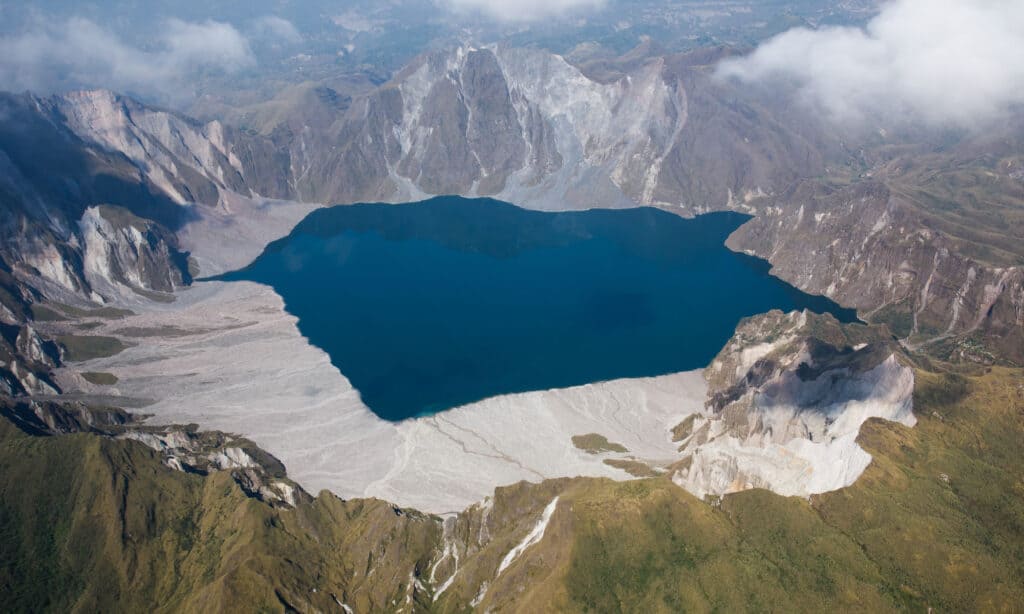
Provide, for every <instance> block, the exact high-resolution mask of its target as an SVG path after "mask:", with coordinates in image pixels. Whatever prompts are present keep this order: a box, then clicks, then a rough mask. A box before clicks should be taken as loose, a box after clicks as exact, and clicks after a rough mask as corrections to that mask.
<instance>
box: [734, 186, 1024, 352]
mask: <svg viewBox="0 0 1024 614" xmlns="http://www.w3.org/2000/svg"><path fill="white" fill-rule="evenodd" d="M758 212H759V214H758V216H757V217H756V218H755V219H753V220H751V221H750V222H749V223H747V224H745V225H744V226H743V227H741V228H740V229H739V230H737V231H736V232H735V233H734V234H733V235H732V236H731V237H730V238H729V240H728V243H727V244H728V245H729V246H730V247H732V248H733V249H737V250H742V251H744V252H747V253H750V254H753V255H757V256H759V257H762V258H765V259H767V260H768V261H770V262H771V263H772V267H773V268H772V272H773V274H775V275H778V276H779V277H781V278H782V279H785V280H786V281H789V282H790V283H792V284H793V285H795V286H797V287H799V288H801V289H803V290H805V291H807V292H811V293H815V294H824V295H825V296H828V297H830V298H832V299H834V300H836V301H837V302H839V303H841V304H843V305H849V306H852V307H855V308H857V309H858V311H859V312H860V313H861V314H863V315H864V317H866V318H867V319H869V320H870V321H874V322H883V323H886V324H888V325H889V327H890V328H891V330H892V331H893V332H894V333H895V334H896V335H897V336H899V337H900V338H903V339H906V340H907V342H908V343H909V344H910V345H911V346H914V347H922V348H923V349H926V350H927V351H930V352H933V353H937V354H939V355H941V356H942V357H943V358H947V359H952V360H962V359H967V360H974V361H978V362H992V361H993V360H996V357H997V356H998V357H1001V359H1003V360H1010V361H1013V362H1016V363H1018V364H1020V363H1024V269H1022V268H1021V267H1020V266H1012V265H1007V264H1005V263H1006V262H1007V260H1002V261H1001V262H1002V263H1003V264H1002V265H997V264H993V263H992V262H986V261H984V260H982V259H980V258H978V257H972V256H971V255H970V254H971V252H972V251H973V249H972V245H971V243H969V242H965V241H964V240H963V239H962V238H960V237H957V236H956V235H953V234H951V233H950V232H948V231H946V230H944V229H943V228H942V227H941V226H940V225H939V224H938V223H937V222H936V221H935V220H933V219H932V218H931V217H930V216H929V215H928V211H927V210H922V208H921V205H920V204H917V203H914V202H913V201H911V200H910V199H908V198H907V197H906V196H904V195H902V194H901V193H899V192H897V191H896V190H895V189H893V188H891V187H889V186H888V185H886V184H884V183H881V182H876V181H865V182H860V183H857V184H854V185H852V186H850V187H847V188H842V189H830V188H828V187H825V186H822V185H820V184H817V183H812V182H805V183H801V184H799V185H798V186H796V187H794V188H793V189H791V190H788V191H787V192H785V193H784V194H782V195H780V196H779V197H778V198H777V199H774V200H769V201H767V202H761V203H760V205H759V207H758ZM1007 230H1009V231H1010V232H1013V230H1012V228H1010V229H1007ZM965 243H966V244H965ZM1012 261H1013V260H1012V259H1011V260H1009V262H1012Z"/></svg>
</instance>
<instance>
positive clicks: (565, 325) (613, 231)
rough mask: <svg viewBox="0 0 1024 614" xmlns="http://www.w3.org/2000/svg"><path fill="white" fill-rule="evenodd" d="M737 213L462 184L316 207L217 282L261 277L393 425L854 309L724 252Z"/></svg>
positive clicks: (669, 366)
mask: <svg viewBox="0 0 1024 614" xmlns="http://www.w3.org/2000/svg"><path fill="white" fill-rule="evenodd" d="M747 219H748V217H747V216H744V215H740V214H736V213H714V214H710V215H704V216H701V217H698V218H696V219H693V220H685V219H682V218H679V217H677V216H675V215H672V214H669V213H666V212H664V211H659V210H657V209H631V210H620V211H607V210H594V211H585V212H574V213H541V212H536V211H527V210H524V209H520V208H518V207H515V206H513V205H510V204H507V203H502V202H499V201H494V200H488V199H478V200H467V199H462V198H455V197H442V198H435V199H431V200H428V201H425V202H422V203H415V204H409V205H385V204H364V205H350V206H340V207H333V208H329V209H322V210H319V211H316V212H314V213H312V214H310V215H309V217H307V218H306V219H305V220H303V221H302V222H301V223H300V224H299V225H298V226H297V227H296V228H295V230H294V231H293V232H292V233H291V234H290V235H289V236H288V237H285V238H283V239H281V240H279V241H276V242H274V243H272V244H271V245H270V246H268V247H267V249H266V250H265V251H264V253H263V254H262V255H261V256H260V257H259V258H258V259H257V260H256V261H255V262H253V264H252V265H250V266H249V267H247V268H246V269H243V270H241V271H238V272H234V273H229V274H227V275H225V276H222V277H221V279H227V280H241V279H245V280H252V281H258V282H262V283H265V284H268V285H270V286H272V287H274V289H275V290H276V291H277V292H278V293H279V294H280V295H281V296H282V297H284V300H285V304H286V308H287V309H288V311H289V312H290V313H292V314H294V315H295V316H297V317H298V319H299V328H300V330H301V331H302V334H304V335H305V336H306V337H308V338H309V340H310V341H311V342H312V343H313V344H315V345H317V346H318V347H320V348H323V349H324V350H325V351H326V352H327V353H328V354H329V355H330V356H331V360H332V362H333V363H334V365H335V366H337V368H338V369H339V370H340V371H341V372H342V373H343V374H345V376H347V377H348V378H349V380H350V381H351V382H352V384H353V385H354V386H355V387H356V388H357V389H358V390H359V392H360V393H361V394H362V398H363V401H364V402H365V403H366V404H367V405H368V406H369V407H370V409H372V410H373V411H374V412H376V413H377V415H379V416H380V417H382V418H384V419H387V420H402V419H405V418H408V417H412V416H417V415H423V414H429V413H433V412H438V411H441V410H445V409H450V408H452V407H455V406H458V405H462V404H465V403H468V402H471V401H476V400H479V399H483V398H486V397H490V396H494V395H498V394H504V393H510V392H521V391H527V390H541V389H547V388H554V387H563V386H572V385H577V384H583V383H587V382H594V381H600V380H607V379H614V378H620V377H639V376H652V375H661V374H665V373H672V372H676V371H683V370H689V369H695V368H700V367H704V366H706V365H707V364H708V363H709V362H710V361H711V359H712V358H714V356H715V355H716V354H717V353H718V351H719V350H720V349H721V348H722V346H723V345H724V344H725V343H726V342H727V341H728V340H729V338H730V337H731V336H732V333H733V331H734V329H735V327H736V324H737V323H738V322H739V320H740V318H743V317H745V316H750V315H754V314H757V313H762V312H765V311H768V310H770V309H773V308H778V309H782V310H792V309H802V308H809V309H812V310H814V311H817V312H823V311H829V312H831V313H833V314H835V315H836V316H837V317H838V318H839V319H841V320H844V321H851V320H854V319H855V314H854V313H853V312H852V311H850V310H844V309H840V308H839V307H838V306H837V305H836V304H835V303H833V302H832V301H829V300H828V299H825V298H822V297H814V296H810V295H807V294H805V293H803V292H800V291H799V290H797V289H795V288H793V287H792V286H790V285H788V284H786V283H784V282H782V281H780V280H778V279H776V278H774V277H771V276H769V275H768V266H767V264H766V263H765V262H763V261H761V260H758V259H756V258H751V257H749V256H746V255H743V254H737V253H734V252H732V251H730V250H728V249H727V248H725V247H724V245H723V242H724V241H725V239H726V237H727V236H728V235H729V233H731V232H732V231H733V230H735V229H736V228H737V227H739V225H740V224H742V223H743V222H744V221H746V220H747Z"/></svg>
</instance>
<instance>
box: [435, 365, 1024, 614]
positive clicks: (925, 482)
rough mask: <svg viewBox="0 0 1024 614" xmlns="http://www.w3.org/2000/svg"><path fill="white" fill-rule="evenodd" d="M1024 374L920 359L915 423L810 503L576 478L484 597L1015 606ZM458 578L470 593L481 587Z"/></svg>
mask: <svg viewBox="0 0 1024 614" xmlns="http://www.w3.org/2000/svg"><path fill="white" fill-rule="evenodd" d="M1022 375H1024V374H1022V372H1021V371H1020V370H1008V369H996V370H993V371H991V372H989V373H988V374H986V375H983V376H980V377H970V378H968V377H959V376H951V375H941V376H940V375H934V374H928V373H919V374H918V377H919V386H918V391H917V399H916V402H917V405H916V407H917V413H918V416H919V419H920V421H919V423H918V425H917V426H915V427H914V428H907V427H904V426H902V425H898V424H894V423H889V422H884V421H880V420H872V421H870V422H868V423H867V424H866V425H865V426H864V428H863V429H862V432H861V436H860V442H861V445H862V446H864V447H865V448H866V449H867V450H868V451H870V452H871V454H872V455H873V457H874V462H873V463H872V465H871V466H870V467H869V468H868V470H867V471H866V472H865V474H864V475H863V476H862V477H861V478H860V479H859V480H858V481H857V482H856V483H855V484H854V485H853V486H852V487H850V488H846V489H843V490H840V491H837V492H833V493H826V494H824V495H817V496H814V497H812V498H811V499H810V500H809V501H808V500H804V499H799V498H785V497H780V496H778V495H774V494H772V493H769V492H767V491H763V490H753V491H747V492H743V493H738V494H735V495H728V496H726V497H724V498H722V499H721V500H720V501H716V502H712V503H710V504H709V503H705V502H702V501H698V500H697V499H695V498H694V497H692V496H690V495H689V494H688V493H686V492H684V491H683V490H682V489H680V488H678V487H675V486H674V485H673V484H671V482H669V481H668V479H667V478H658V479H651V480H640V481H635V482H626V483H614V482H609V481H604V480H574V481H572V482H569V483H568V485H567V487H566V488H565V489H564V490H563V491H562V492H561V499H560V503H559V507H558V510H557V512H556V514H555V515H554V517H553V518H552V521H551V524H550V526H549V529H548V534H546V535H545V539H544V540H543V541H542V542H541V544H539V545H538V546H535V547H534V548H533V549H531V550H528V551H527V553H526V554H524V556H523V558H522V559H521V560H520V561H518V562H517V563H516V564H514V565H513V566H511V567H510V568H509V569H508V570H507V571H505V572H504V574H502V575H501V576H499V577H498V578H497V579H492V580H491V583H490V586H489V588H488V591H487V594H486V597H485V599H484V600H483V602H482V603H481V608H485V607H492V606H495V607H496V608H497V610H498V611H520V612H531V611H532V612H536V611H554V610H558V611H575V612H631V611H643V612H679V611H691V612H705V611H768V610H771V611H835V610H845V611H849V610H856V611H889V610H911V611H926V610H927V609H928V608H935V610H936V611H978V610H981V611H1013V610H1014V609H1016V608H1017V607H1019V604H1021V603H1024V377H1022ZM488 565H489V566H491V569H494V567H493V562H491V563H488ZM465 573H467V575H470V573H471V572H468V571H467V572H465ZM459 590H462V592H463V594H462V595H461V597H460V599H462V600H469V599H471V598H472V596H473V593H474V592H475V591H476V587H475V586H466V587H458V586H456V589H455V591H453V592H458V591H459ZM445 597H446V599H450V602H446V603H451V604H452V605H454V603H455V602H456V601H458V600H459V599H456V598H455V596H454V594H453V595H452V596H451V597H449V596H448V595H446V596H445Z"/></svg>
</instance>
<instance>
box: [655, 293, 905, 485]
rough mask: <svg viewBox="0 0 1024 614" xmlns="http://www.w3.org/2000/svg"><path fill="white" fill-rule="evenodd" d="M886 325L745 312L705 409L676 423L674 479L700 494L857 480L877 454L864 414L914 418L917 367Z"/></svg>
mask: <svg viewBox="0 0 1024 614" xmlns="http://www.w3.org/2000/svg"><path fill="white" fill-rule="evenodd" d="M901 360H902V359H901V358H900V357H899V353H898V349H897V348H896V347H895V346H894V344H893V343H892V342H891V340H889V339H888V338H887V337H886V333H885V330H884V329H879V328H870V327H866V326H862V325H841V324H839V323H838V322H837V321H836V320H834V319H833V318H831V317H830V316H827V315H826V316H819V315H815V314H812V313H810V312H806V311H805V312H792V313H789V314H783V313H782V312H779V311H772V312H770V313H767V314H764V315H761V316H755V317H753V318H748V319H747V320H744V321H743V322H742V323H741V324H740V326H739V327H738V328H737V331H736V335H735V336H734V337H733V339H732V340H731V341H730V342H729V344H728V345H726V347H725V348H724V349H723V350H722V352H721V353H720V354H719V355H718V357H716V358H715V360H714V361H713V362H712V363H711V365H710V366H709V367H708V368H707V369H706V370H705V378H706V379H707V381H708V401H707V406H706V409H707V411H706V413H705V414H704V415H702V416H695V417H692V418H691V419H688V420H687V422H684V423H683V424H681V425H679V427H677V428H676V429H675V430H674V433H673V435H674V437H675V438H676V439H677V440H679V441H680V444H681V445H680V450H681V451H682V452H683V454H684V456H685V459H684V460H683V461H682V462H681V463H678V464H677V468H676V469H675V473H674V474H673V481H674V482H676V484H679V485H680V486H682V487H684V488H686V489H687V490H689V491H690V492H692V493H694V494H696V495H697V496H705V495H708V494H714V495H722V494H726V493H730V492H737V491H741V490H746V489H749V488H768V489H770V490H772V491H774V492H777V493H780V494H784V495H808V494H812V493H819V492H825V491H829V490H835V489H838V488H841V487H843V486H848V485H850V484H852V483H853V482H854V480H856V479H857V477H859V476H860V474H861V473H862V472H863V471H864V469H865V468H866V467H867V466H868V463H869V462H870V461H871V457H870V455H868V454H867V453H866V452H864V451H863V450H862V449H861V448H860V447H859V446H858V445H857V444H856V441H855V440H856V438H857V435H858V433H859V432H860V427H861V425H862V424H863V423H864V421H865V420H867V419H868V418H871V417H880V418H884V419H887V420H892V421H896V422H900V423H903V424H906V425H908V426H912V425H913V424H914V422H915V419H914V416H913V414H912V413H911V409H912V399H911V396H912V392H913V388H914V376H913V372H912V370H911V369H910V367H908V366H904V365H903V364H902V363H901Z"/></svg>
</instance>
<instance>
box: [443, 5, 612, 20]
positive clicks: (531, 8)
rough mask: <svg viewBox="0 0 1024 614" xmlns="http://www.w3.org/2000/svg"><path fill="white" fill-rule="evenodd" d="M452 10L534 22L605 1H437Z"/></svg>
mask: <svg viewBox="0 0 1024 614" xmlns="http://www.w3.org/2000/svg"><path fill="white" fill-rule="evenodd" d="M438 4H440V5H441V6H447V7H449V8H451V9H454V10H472V11H479V12H480V13H483V14H484V15H489V16H491V17H494V18H496V19H501V20H504V21H534V20H537V19H545V18H548V17H552V16H557V15H565V14H567V13H569V12H572V11H580V10H587V9H597V8H601V7H603V6H604V5H605V4H607V2H606V0H438Z"/></svg>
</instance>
